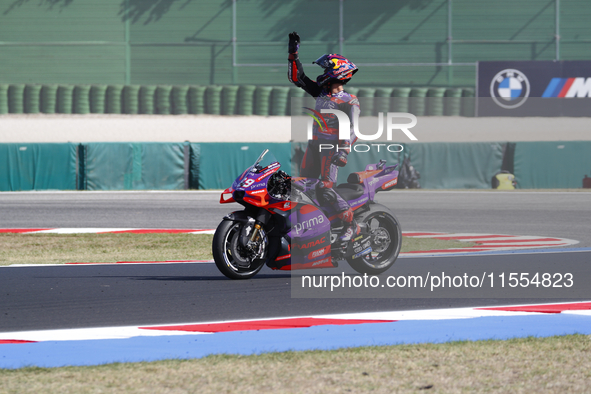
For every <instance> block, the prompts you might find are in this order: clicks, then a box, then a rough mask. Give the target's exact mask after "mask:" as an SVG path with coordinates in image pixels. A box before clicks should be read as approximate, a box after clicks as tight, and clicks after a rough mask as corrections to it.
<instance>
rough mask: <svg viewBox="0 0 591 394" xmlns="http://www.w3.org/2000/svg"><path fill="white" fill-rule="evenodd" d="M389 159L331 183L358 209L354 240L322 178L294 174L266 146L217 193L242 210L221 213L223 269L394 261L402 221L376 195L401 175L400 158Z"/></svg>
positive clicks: (361, 268)
mask: <svg viewBox="0 0 591 394" xmlns="http://www.w3.org/2000/svg"><path fill="white" fill-rule="evenodd" d="M385 164H386V161H385V160H380V162H379V163H377V164H369V165H367V166H366V168H365V171H361V172H354V173H351V174H349V176H348V178H347V182H346V183H343V184H340V185H338V186H337V187H335V188H334V190H335V192H336V193H338V194H339V195H340V196H341V197H343V198H344V199H345V200H346V201H347V202H348V203H349V205H350V206H351V208H352V209H353V211H354V217H355V219H356V221H357V223H358V224H359V225H360V228H361V232H360V234H358V235H357V236H355V237H352V238H351V239H350V240H347V241H343V240H341V239H340V238H339V237H340V236H341V235H342V234H343V233H344V231H345V230H346V229H347V226H346V225H345V223H343V222H342V221H341V219H339V218H338V214H337V213H335V212H331V207H328V208H326V207H321V204H319V201H318V197H317V196H316V194H317V193H316V190H317V185H318V183H319V182H320V181H319V180H318V179H310V178H294V179H292V178H291V177H290V176H289V175H288V174H286V173H285V172H284V171H281V170H280V167H281V164H280V163H279V162H278V161H277V160H276V159H275V157H274V156H273V155H272V154H271V153H270V152H269V150H268V149H265V150H264V151H263V152H262V153H261V155H260V156H259V157H258V159H257V160H256V161H255V162H254V164H253V165H251V166H250V167H249V168H247V169H246V170H245V171H244V172H243V173H242V175H240V176H239V177H238V178H237V179H236V180H235V181H234V183H233V184H232V186H231V187H229V188H227V189H226V190H224V191H223V192H222V194H221V196H220V203H221V204H227V203H231V202H236V203H239V204H241V205H243V206H244V209H243V210H241V211H235V212H232V213H230V214H228V215H226V216H224V218H223V220H222V222H221V223H220V224H219V226H218V227H217V229H216V231H215V234H214V237H213V243H212V252H213V258H214V261H215V264H216V266H217V268H218V269H219V270H220V272H221V273H222V274H224V275H225V276H227V277H228V278H231V279H248V278H251V277H253V276H254V275H256V274H257V273H258V272H259V271H260V270H261V269H262V267H263V265H265V264H266V265H267V266H268V267H269V268H271V269H273V270H295V269H309V268H329V267H336V266H338V262H339V261H342V260H346V261H347V262H348V263H349V265H350V266H351V267H352V268H353V269H354V270H355V271H357V272H359V273H362V274H371V275H377V274H380V273H382V272H384V271H386V270H387V269H388V268H390V267H391V266H392V265H393V264H394V262H395V261H396V259H397V257H398V254H399V253H400V247H401V243H402V234H401V229H400V224H399V222H398V220H397V219H396V217H395V216H394V214H393V213H392V212H390V210H389V209H388V208H387V207H385V206H383V205H381V204H378V203H376V202H375V201H374V198H375V194H376V193H377V192H380V191H387V190H391V189H393V188H394V187H396V184H397V182H398V171H396V170H395V169H396V167H397V164H396V165H393V166H386V165H385Z"/></svg>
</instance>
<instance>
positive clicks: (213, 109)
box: [205, 85, 222, 115]
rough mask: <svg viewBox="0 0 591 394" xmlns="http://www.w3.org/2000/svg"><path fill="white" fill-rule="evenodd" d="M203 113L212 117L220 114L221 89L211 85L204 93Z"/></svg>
mask: <svg viewBox="0 0 591 394" xmlns="http://www.w3.org/2000/svg"><path fill="white" fill-rule="evenodd" d="M205 112H206V113H208V114H212V115H219V114H221V113H222V87H221V86H217V85H211V86H208V87H207V90H206V91H205Z"/></svg>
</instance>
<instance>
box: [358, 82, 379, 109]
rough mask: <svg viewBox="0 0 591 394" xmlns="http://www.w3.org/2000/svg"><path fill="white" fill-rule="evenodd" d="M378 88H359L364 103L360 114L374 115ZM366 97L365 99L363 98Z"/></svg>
mask: <svg viewBox="0 0 591 394" xmlns="http://www.w3.org/2000/svg"><path fill="white" fill-rule="evenodd" d="M375 94H376V90H375V89H373V88H361V89H359V94H358V96H359V97H361V98H362V103H363V105H362V106H361V108H360V109H361V112H360V116H372V115H373V114H374V100H373V98H374V97H375ZM363 98H365V100H363Z"/></svg>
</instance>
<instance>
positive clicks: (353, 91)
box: [345, 85, 359, 96]
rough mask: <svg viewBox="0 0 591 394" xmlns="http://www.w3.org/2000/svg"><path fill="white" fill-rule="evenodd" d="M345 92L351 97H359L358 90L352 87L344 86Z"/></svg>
mask: <svg viewBox="0 0 591 394" xmlns="http://www.w3.org/2000/svg"><path fill="white" fill-rule="evenodd" d="M345 90H346V91H347V93H349V94H352V95H353V96H359V88H354V87H353V86H346V85H345Z"/></svg>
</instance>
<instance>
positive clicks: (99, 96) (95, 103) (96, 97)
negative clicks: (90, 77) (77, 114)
mask: <svg viewBox="0 0 591 394" xmlns="http://www.w3.org/2000/svg"><path fill="white" fill-rule="evenodd" d="M106 94H107V86H106V85H92V86H91V87H90V97H89V99H90V112H91V113H93V114H104V113H105V100H106Z"/></svg>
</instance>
